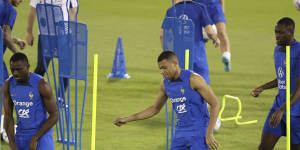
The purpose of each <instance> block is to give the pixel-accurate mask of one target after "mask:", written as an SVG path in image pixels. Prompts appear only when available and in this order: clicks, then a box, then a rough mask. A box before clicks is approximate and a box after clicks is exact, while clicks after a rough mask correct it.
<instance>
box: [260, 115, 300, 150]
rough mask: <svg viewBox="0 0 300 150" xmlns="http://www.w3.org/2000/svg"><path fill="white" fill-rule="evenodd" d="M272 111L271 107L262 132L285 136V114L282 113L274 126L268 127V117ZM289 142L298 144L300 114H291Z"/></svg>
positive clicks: (299, 140)
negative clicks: (277, 123) (279, 120)
mask: <svg viewBox="0 0 300 150" xmlns="http://www.w3.org/2000/svg"><path fill="white" fill-rule="evenodd" d="M274 112H275V110H274V109H271V111H270V112H269V114H268V117H267V119H266V122H265V125H264V128H263V132H267V133H271V134H274V135H277V136H286V115H283V117H282V119H281V122H280V124H279V125H278V126H277V127H276V128H271V127H270V124H269V122H270V118H271V115H272V114H273V113H274ZM291 144H300V116H297V117H295V116H291Z"/></svg>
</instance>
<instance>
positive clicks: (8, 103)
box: [3, 80, 17, 150]
mask: <svg viewBox="0 0 300 150" xmlns="http://www.w3.org/2000/svg"><path fill="white" fill-rule="evenodd" d="M3 90H4V110H5V115H4V128H5V131H6V133H7V136H8V139H9V147H10V149H12V150H17V146H16V143H15V131H14V118H13V110H14V104H13V102H12V99H11V97H10V94H9V80H6V81H5V83H4V89H3Z"/></svg>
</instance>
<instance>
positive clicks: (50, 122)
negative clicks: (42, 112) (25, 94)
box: [29, 79, 58, 150]
mask: <svg viewBox="0 0 300 150" xmlns="http://www.w3.org/2000/svg"><path fill="white" fill-rule="evenodd" d="M39 92H40V95H41V96H42V98H43V101H44V104H45V107H46V110H47V112H48V114H49V117H48V119H47V120H46V121H45V122H44V124H43V125H42V126H41V128H40V129H39V131H38V132H37V133H36V134H35V135H34V136H32V139H31V142H30V145H29V149H30V150H35V149H36V146H37V141H38V139H39V138H40V137H41V136H43V135H44V134H45V133H46V132H48V131H49V130H50V129H51V128H52V127H53V126H54V125H55V123H56V122H57V121H58V111H57V105H56V103H55V99H54V96H53V93H52V89H51V88H50V86H49V84H48V83H47V82H46V81H45V80H44V79H42V80H40V82H39Z"/></svg>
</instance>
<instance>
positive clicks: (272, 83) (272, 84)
mask: <svg viewBox="0 0 300 150" xmlns="http://www.w3.org/2000/svg"><path fill="white" fill-rule="evenodd" d="M277 82H278V81H277V79H274V80H272V81H270V82H267V83H265V84H263V85H261V86H258V87H256V88H254V89H252V90H251V92H250V94H251V95H252V96H253V97H258V96H259V94H260V93H261V92H263V91H264V90H267V89H272V88H275V87H277V86H278V85H277Z"/></svg>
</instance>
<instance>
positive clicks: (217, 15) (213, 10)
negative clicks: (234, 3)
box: [206, 3, 226, 24]
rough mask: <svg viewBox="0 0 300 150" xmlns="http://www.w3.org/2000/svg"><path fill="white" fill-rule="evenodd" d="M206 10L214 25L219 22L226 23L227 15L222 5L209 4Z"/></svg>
mask: <svg viewBox="0 0 300 150" xmlns="http://www.w3.org/2000/svg"><path fill="white" fill-rule="evenodd" d="M206 9H207V11H208V14H209V16H210V18H211V20H212V21H213V23H214V24H217V23H219V22H224V23H226V19H225V14H224V12H223V8H222V5H221V4H220V3H212V4H208V5H206Z"/></svg>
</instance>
